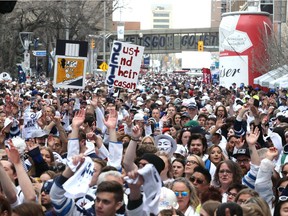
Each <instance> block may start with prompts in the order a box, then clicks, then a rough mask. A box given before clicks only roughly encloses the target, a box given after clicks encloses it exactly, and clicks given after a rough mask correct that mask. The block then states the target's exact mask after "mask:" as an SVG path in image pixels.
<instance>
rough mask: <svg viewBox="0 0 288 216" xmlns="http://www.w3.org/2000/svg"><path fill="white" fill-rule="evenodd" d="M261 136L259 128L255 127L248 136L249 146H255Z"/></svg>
mask: <svg viewBox="0 0 288 216" xmlns="http://www.w3.org/2000/svg"><path fill="white" fill-rule="evenodd" d="M259 135H260V131H259V128H258V127H255V128H254V129H253V130H252V131H250V133H247V134H246V141H247V143H248V145H255V144H256V142H257V140H258V138H259Z"/></svg>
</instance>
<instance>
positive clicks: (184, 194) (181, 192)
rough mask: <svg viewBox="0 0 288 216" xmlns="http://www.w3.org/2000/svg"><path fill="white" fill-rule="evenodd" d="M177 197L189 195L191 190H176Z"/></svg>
mask: <svg viewBox="0 0 288 216" xmlns="http://www.w3.org/2000/svg"><path fill="white" fill-rule="evenodd" d="M174 193H175V195H176V197H179V196H180V195H181V197H187V196H188V194H189V191H174Z"/></svg>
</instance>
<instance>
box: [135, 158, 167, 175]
mask: <svg viewBox="0 0 288 216" xmlns="http://www.w3.org/2000/svg"><path fill="white" fill-rule="evenodd" d="M140 160H146V161H148V163H151V164H153V165H154V167H155V168H156V170H157V171H158V173H159V174H160V173H161V172H162V170H163V169H164V168H165V163H164V161H163V160H162V159H161V158H160V157H158V156H157V155H155V154H152V153H145V154H144V155H143V156H142V157H141V158H140Z"/></svg>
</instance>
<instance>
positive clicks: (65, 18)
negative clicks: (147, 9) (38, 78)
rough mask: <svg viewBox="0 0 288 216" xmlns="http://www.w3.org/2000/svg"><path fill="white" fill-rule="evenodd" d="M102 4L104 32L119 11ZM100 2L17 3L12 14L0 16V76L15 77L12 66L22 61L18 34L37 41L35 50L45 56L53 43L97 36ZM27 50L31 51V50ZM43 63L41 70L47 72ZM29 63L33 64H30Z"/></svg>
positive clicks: (109, 3) (114, 5) (100, 22)
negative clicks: (40, 50) (28, 33)
mask: <svg viewBox="0 0 288 216" xmlns="http://www.w3.org/2000/svg"><path fill="white" fill-rule="evenodd" d="M105 1H106V10H105V11H106V17H107V28H108V29H107V30H109V29H110V25H111V23H112V21H111V14H112V13H113V11H114V10H115V9H116V8H117V7H119V5H118V1H116V3H115V2H114V3H113V1H112V0H105ZM103 4H104V0H78V1H72V0H66V1H63V0H62V1H53V0H52V1H51V0H50V1H35V0H31V1H27V0H25V1H21V0H18V2H17V4H16V6H15V8H14V10H13V12H11V13H10V14H4V15H0V72H2V71H8V72H10V73H11V74H12V75H14V76H15V74H16V73H17V68H16V63H20V62H21V61H23V51H24V50H23V48H22V46H21V44H20V40H19V36H18V34H19V32H33V34H34V37H35V38H39V49H42V50H43V49H44V50H46V51H48V52H50V51H52V49H53V48H54V47H55V44H56V40H57V39H65V34H66V32H67V31H69V39H71V40H82V41H83V40H86V39H87V35H88V34H99V32H100V31H102V30H103V17H104V16H103V13H104V10H103ZM32 46H33V43H32V44H31V49H35V47H32ZM47 60H48V57H47V58H46V59H45V61H44V62H45V65H46V67H45V70H46V71H48V68H47V62H48V61H47ZM31 62H33V61H31Z"/></svg>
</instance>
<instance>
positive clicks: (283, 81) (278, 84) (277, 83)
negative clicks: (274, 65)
mask: <svg viewBox="0 0 288 216" xmlns="http://www.w3.org/2000/svg"><path fill="white" fill-rule="evenodd" d="M287 73H288V72H287ZM287 87H288V74H286V75H284V76H282V77H280V78H278V79H276V80H274V81H272V82H270V84H269V88H287Z"/></svg>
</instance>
